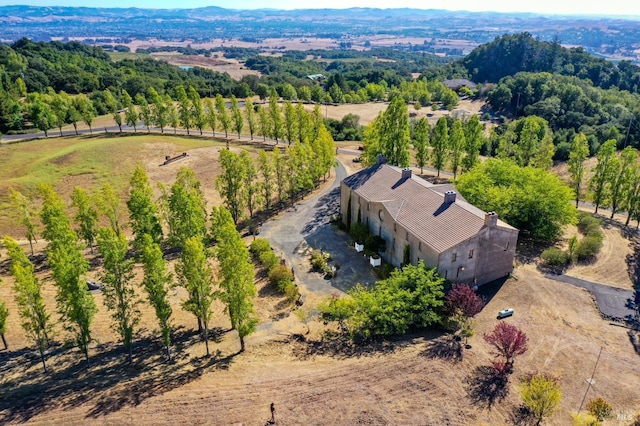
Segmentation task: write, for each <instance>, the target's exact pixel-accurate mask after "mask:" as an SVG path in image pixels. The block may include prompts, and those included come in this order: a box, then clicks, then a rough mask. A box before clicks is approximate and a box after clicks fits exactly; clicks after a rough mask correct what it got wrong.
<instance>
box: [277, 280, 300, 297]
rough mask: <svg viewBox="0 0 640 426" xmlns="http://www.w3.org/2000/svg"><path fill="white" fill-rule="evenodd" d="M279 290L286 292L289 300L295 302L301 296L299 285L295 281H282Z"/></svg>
mask: <svg viewBox="0 0 640 426" xmlns="http://www.w3.org/2000/svg"><path fill="white" fill-rule="evenodd" d="M278 291H279V292H280V293H282V294H284V295H285V296H286V298H287V300H288V301H289V302H295V301H296V300H297V299H298V297H300V291H299V290H298V286H297V285H296V284H295V283H294V282H293V281H288V280H284V281H280V282H279V283H278Z"/></svg>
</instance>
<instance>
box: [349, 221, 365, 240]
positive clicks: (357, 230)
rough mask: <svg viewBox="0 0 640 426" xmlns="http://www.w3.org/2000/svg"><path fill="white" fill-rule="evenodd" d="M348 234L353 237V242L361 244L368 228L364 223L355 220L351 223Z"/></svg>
mask: <svg viewBox="0 0 640 426" xmlns="http://www.w3.org/2000/svg"><path fill="white" fill-rule="evenodd" d="M349 235H351V238H353V239H354V241H355V242H357V243H360V244H362V243H363V242H365V240H366V239H367V237H368V236H369V230H368V229H367V225H365V224H364V223H362V222H356V223H354V224H353V225H351V230H350V231H349Z"/></svg>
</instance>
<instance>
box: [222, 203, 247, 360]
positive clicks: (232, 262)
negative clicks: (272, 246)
mask: <svg viewBox="0 0 640 426" xmlns="http://www.w3.org/2000/svg"><path fill="white" fill-rule="evenodd" d="M212 216H217V219H216V220H213V221H212V222H213V223H215V224H216V226H217V227H218V229H216V230H213V231H212V233H214V234H216V235H217V236H218V245H217V246H216V257H217V259H218V263H219V272H220V276H221V278H222V280H221V282H220V288H221V292H220V298H221V300H222V301H223V302H224V304H225V305H226V311H227V313H228V314H229V319H230V320H231V328H232V329H234V330H237V332H238V337H239V338H240V352H244V350H245V342H244V338H245V337H246V336H248V335H249V334H251V333H253V332H254V331H255V329H256V325H257V324H258V318H257V316H256V313H255V309H254V306H253V298H254V297H255V296H256V287H255V283H254V280H253V276H254V268H253V263H252V262H251V256H250V255H249V250H248V249H247V246H245V244H244V242H243V241H242V237H241V236H240V234H239V233H238V231H237V230H236V227H235V225H234V222H233V219H232V217H231V214H230V213H229V211H228V210H227V209H225V208H224V207H219V208H214V210H213V213H212Z"/></svg>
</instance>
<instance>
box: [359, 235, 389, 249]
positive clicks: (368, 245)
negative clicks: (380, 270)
mask: <svg viewBox="0 0 640 426" xmlns="http://www.w3.org/2000/svg"><path fill="white" fill-rule="evenodd" d="M364 248H365V250H368V251H371V252H373V253H380V252H383V251H385V250H386V248H387V244H386V242H385V241H384V238H382V237H380V236H378V235H369V236H368V237H367V238H366V239H365V240H364Z"/></svg>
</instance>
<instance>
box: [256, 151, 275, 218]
mask: <svg viewBox="0 0 640 426" xmlns="http://www.w3.org/2000/svg"><path fill="white" fill-rule="evenodd" d="M258 170H259V171H260V176H261V177H262V194H263V199H264V206H265V209H266V210H269V209H271V200H272V199H273V189H274V174H275V167H274V165H273V156H271V155H268V154H267V153H266V151H265V150H263V149H261V150H260V151H259V152H258Z"/></svg>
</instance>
